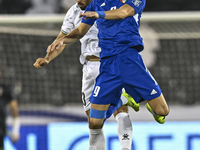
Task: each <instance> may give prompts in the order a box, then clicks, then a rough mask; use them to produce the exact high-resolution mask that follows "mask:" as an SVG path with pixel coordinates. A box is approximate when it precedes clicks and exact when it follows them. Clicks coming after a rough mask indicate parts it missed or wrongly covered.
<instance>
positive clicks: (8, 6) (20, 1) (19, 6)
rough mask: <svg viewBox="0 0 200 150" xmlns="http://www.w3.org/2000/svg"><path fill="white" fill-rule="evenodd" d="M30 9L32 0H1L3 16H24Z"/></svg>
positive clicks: (0, 7)
mask: <svg viewBox="0 0 200 150" xmlns="http://www.w3.org/2000/svg"><path fill="white" fill-rule="evenodd" d="M29 7H31V2H30V0H0V13H1V14H23V13H25V11H26V10H27V9H28V8H29Z"/></svg>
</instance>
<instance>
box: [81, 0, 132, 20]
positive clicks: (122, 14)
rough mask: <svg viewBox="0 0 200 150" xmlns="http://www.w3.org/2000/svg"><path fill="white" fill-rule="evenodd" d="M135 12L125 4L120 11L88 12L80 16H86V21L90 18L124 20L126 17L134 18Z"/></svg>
mask: <svg viewBox="0 0 200 150" xmlns="http://www.w3.org/2000/svg"><path fill="white" fill-rule="evenodd" d="M134 14H135V10H134V8H133V7H131V6H130V5H128V4H124V5H123V6H121V7H120V8H119V9H114V10H109V11H97V12H94V11H87V12H85V13H83V14H80V17H83V16H85V18H84V19H89V18H104V19H108V20H117V19H124V18H126V17H130V16H134Z"/></svg>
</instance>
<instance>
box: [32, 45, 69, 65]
mask: <svg viewBox="0 0 200 150" xmlns="http://www.w3.org/2000/svg"><path fill="white" fill-rule="evenodd" d="M64 48H65V45H62V47H60V49H58V50H52V51H51V52H47V54H46V56H45V57H44V58H38V59H37V60H36V62H35V63H34V64H33V66H34V67H35V68H38V69H41V68H42V67H44V66H46V65H47V64H49V62H50V61H52V60H53V59H54V58H56V57H57V56H58V55H60V54H61V52H62V51H63V50H64Z"/></svg>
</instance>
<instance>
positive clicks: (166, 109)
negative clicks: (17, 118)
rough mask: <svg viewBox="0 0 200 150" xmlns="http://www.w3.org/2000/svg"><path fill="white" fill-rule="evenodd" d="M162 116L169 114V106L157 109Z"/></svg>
mask: <svg viewBox="0 0 200 150" xmlns="http://www.w3.org/2000/svg"><path fill="white" fill-rule="evenodd" d="M155 112H156V113H157V114H158V115H160V116H167V115H168V114H169V107H168V106H164V107H161V108H159V109H157V110H156V111H155Z"/></svg>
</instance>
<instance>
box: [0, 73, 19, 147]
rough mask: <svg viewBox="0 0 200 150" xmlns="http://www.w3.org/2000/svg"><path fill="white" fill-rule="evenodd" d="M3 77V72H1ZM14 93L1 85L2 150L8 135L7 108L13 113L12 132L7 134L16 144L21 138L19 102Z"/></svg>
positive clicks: (0, 124) (0, 130)
mask: <svg viewBox="0 0 200 150" xmlns="http://www.w3.org/2000/svg"><path fill="white" fill-rule="evenodd" d="M0 76H1V71H0ZM12 93H13V92H12V91H11V89H10V87H9V86H7V85H5V84H1V83H0V150H3V149H4V136H5V135H6V118H7V111H6V110H7V109H6V108H7V106H10V110H11V112H12V117H13V119H12V120H13V121H12V122H13V123H12V131H11V132H9V131H8V132H7V135H8V136H9V137H10V139H11V141H12V142H16V141H18V140H19V138H20V134H19V129H20V121H19V112H18V105H17V100H16V99H14V98H13V94H12Z"/></svg>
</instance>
